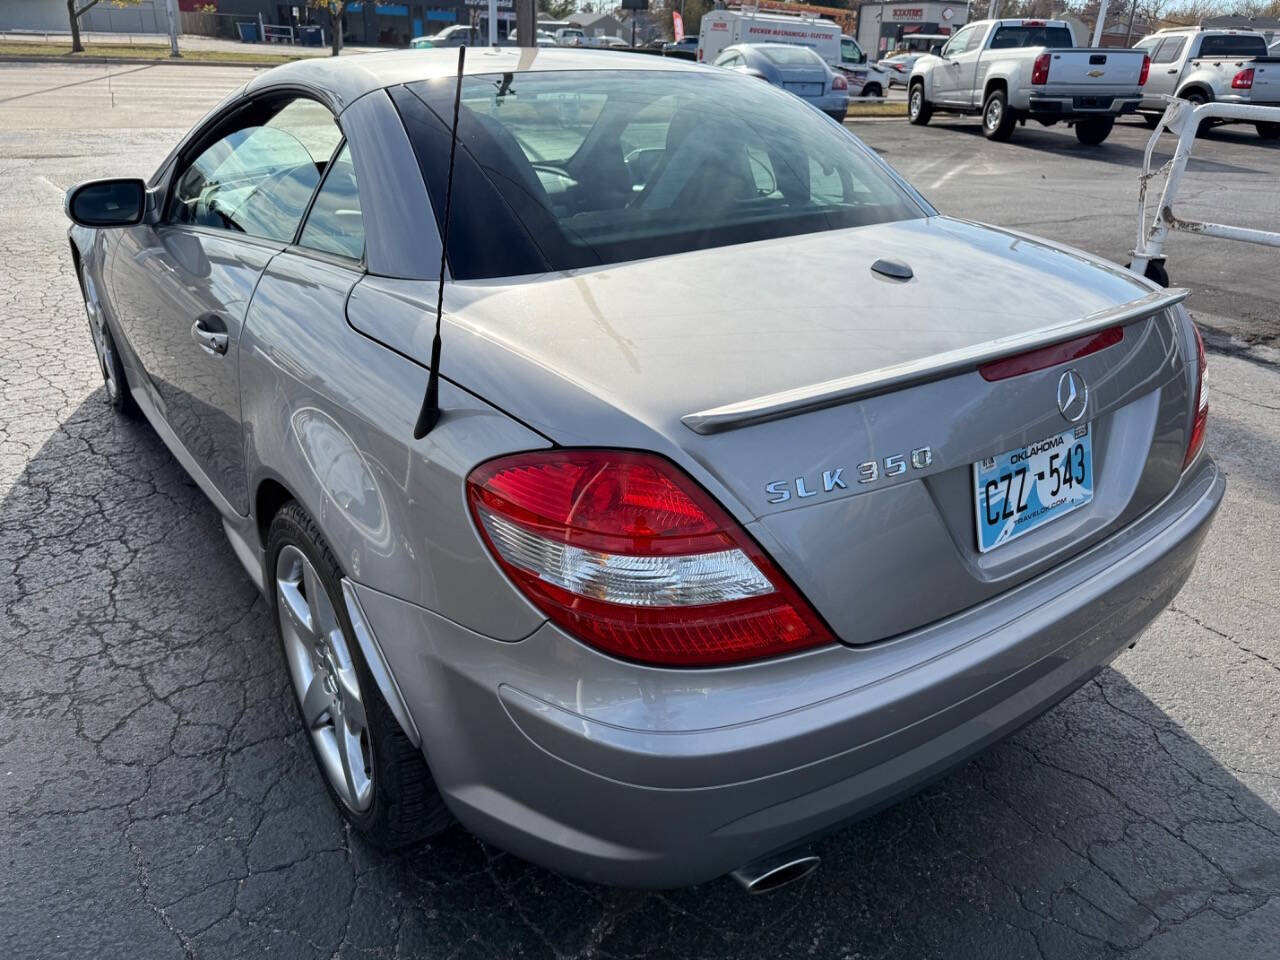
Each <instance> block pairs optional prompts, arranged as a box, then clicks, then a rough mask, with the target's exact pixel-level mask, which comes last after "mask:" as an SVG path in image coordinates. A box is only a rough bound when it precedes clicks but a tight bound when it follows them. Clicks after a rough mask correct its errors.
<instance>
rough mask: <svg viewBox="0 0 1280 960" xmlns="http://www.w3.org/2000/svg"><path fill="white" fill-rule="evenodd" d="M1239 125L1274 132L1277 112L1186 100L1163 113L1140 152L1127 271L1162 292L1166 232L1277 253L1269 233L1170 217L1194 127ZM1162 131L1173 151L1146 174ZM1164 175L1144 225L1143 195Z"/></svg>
mask: <svg viewBox="0 0 1280 960" xmlns="http://www.w3.org/2000/svg"><path fill="white" fill-rule="evenodd" d="M1214 119H1218V120H1243V121H1246V122H1250V123H1257V124H1270V123H1274V124H1277V125H1278V126H1280V107H1260V106H1255V105H1253V104H1243V103H1217V102H1213V103H1202V104H1199V105H1196V104H1194V103H1191V102H1190V101H1189V100H1173V99H1171V100H1170V102H1169V106H1168V107H1167V108H1166V109H1165V112H1164V116H1162V117H1161V118H1160V122H1159V123H1157V124H1156V128H1155V129H1154V130H1152V131H1151V139H1150V140H1149V141H1148V142H1147V149H1146V152H1145V153H1144V154H1143V157H1142V172H1141V173H1140V174H1139V175H1138V182H1139V187H1138V245H1137V246H1136V247H1135V248H1134V250H1133V260H1132V262H1131V263H1130V264H1129V269H1130V270H1132V271H1133V272H1134V273H1138V274H1142V275H1144V276H1146V277H1149V278H1150V279H1152V280H1155V281H1156V282H1157V283H1160V284H1162V285H1165V286H1167V285H1168V282H1169V276H1168V271H1166V270H1165V266H1164V263H1165V252H1164V246H1165V242H1166V241H1167V240H1168V238H1169V232H1170V231H1171V230H1179V231H1182V232H1184V233H1198V234H1200V235H1201V236H1204V237H1220V238H1222V239H1224V240H1242V241H1244V242H1245V243H1257V244H1262V245H1263V246H1267V247H1280V233H1276V232H1273V231H1270V230H1254V229H1252V228H1250V227H1235V226H1231V225H1230V224H1226V223H1210V222H1207V221H1203V220H1187V219H1183V218H1182V217H1179V216H1177V215H1176V214H1175V213H1174V212H1173V201H1174V198H1175V197H1177V195H1178V187H1179V186H1180V185H1181V184H1182V175H1183V173H1185V172H1186V169H1187V161H1188V160H1190V159H1191V145H1192V144H1193V143H1194V142H1195V139H1196V134H1197V133H1198V132H1199V131H1200V124H1201V123H1202V122H1203V121H1205V120H1214ZM1165 130H1168V131H1169V132H1170V133H1173V134H1176V135H1177V137H1178V144H1177V147H1176V148H1175V149H1174V152H1173V156H1172V157H1171V158H1170V159H1169V161H1168V163H1166V164H1165V165H1164V166H1162V167H1160V169H1158V170H1154V171H1153V170H1152V169H1151V155H1152V154H1153V153H1154V152H1155V148H1156V144H1157V143H1158V142H1159V140H1160V135H1161V134H1162V133H1164V131H1165ZM1161 174H1166V177H1165V182H1164V190H1163V191H1162V192H1161V194H1160V203H1159V205H1158V206H1157V207H1156V211H1155V215H1154V216H1153V217H1152V218H1151V219H1150V221H1148V219H1147V194H1148V188H1149V184H1150V182H1151V180H1153V179H1154V178H1156V177H1158V176H1160V175H1161Z"/></svg>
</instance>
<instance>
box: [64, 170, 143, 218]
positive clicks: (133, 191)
mask: <svg viewBox="0 0 1280 960" xmlns="http://www.w3.org/2000/svg"><path fill="white" fill-rule="evenodd" d="M65 209H66V214H67V216H68V217H69V218H70V219H71V221H72V222H73V223H77V224H79V225H80V226H82V227H132V226H134V225H135V224H139V223H141V222H142V218H143V217H144V216H145V215H146V212H147V185H146V184H145V183H143V182H142V181H141V180H138V179H119V180H90V181H89V182H88V183H82V184H80V185H79V186H78V187H72V188H71V189H70V190H68V191H67V199H66V202H65Z"/></svg>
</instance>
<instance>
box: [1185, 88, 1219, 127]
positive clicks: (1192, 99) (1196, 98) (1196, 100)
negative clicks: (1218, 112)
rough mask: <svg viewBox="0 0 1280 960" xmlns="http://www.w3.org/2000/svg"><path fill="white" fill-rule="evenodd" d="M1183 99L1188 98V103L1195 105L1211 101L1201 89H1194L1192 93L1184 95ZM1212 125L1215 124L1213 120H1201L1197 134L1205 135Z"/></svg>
mask: <svg viewBox="0 0 1280 960" xmlns="http://www.w3.org/2000/svg"><path fill="white" fill-rule="evenodd" d="M1182 99H1183V100H1186V101H1187V103H1189V104H1191V105H1192V106H1195V107H1198V106H1200V104H1202V103H1208V102H1209V100H1208V98H1207V97H1206V96H1205V95H1204V94H1203V93H1201V92H1200V91H1199V90H1192V91H1191V92H1190V93H1188V94H1186V95H1185V96H1183V98H1182ZM1212 126H1213V121H1212V120H1201V121H1200V126H1198V127H1197V128H1196V136H1198V137H1203V136H1204V135H1205V134H1206V133H1208V132H1209V128H1210V127H1212Z"/></svg>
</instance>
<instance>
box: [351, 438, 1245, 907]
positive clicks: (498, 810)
mask: <svg viewBox="0 0 1280 960" xmlns="http://www.w3.org/2000/svg"><path fill="white" fill-rule="evenodd" d="M1224 490H1225V480H1224V478H1223V477H1222V475H1221V473H1220V472H1219V470H1218V469H1217V467H1216V466H1215V465H1214V464H1213V462H1212V461H1211V460H1210V459H1209V458H1208V457H1207V456H1206V457H1202V458H1201V459H1200V461H1199V462H1198V463H1197V464H1196V465H1195V467H1193V469H1192V470H1191V471H1189V472H1188V473H1187V474H1186V475H1185V476H1184V477H1183V479H1182V481H1181V482H1180V484H1179V486H1178V488H1177V489H1176V490H1175V492H1174V493H1173V494H1171V495H1170V496H1169V497H1168V498H1167V499H1166V500H1165V501H1164V502H1163V503H1162V504H1161V505H1160V506H1158V507H1157V508H1155V509H1153V510H1152V511H1150V512H1149V513H1148V514H1146V515H1145V516H1144V517H1142V518H1141V519H1139V520H1137V521H1135V522H1134V523H1133V524H1130V525H1129V526H1128V527H1126V528H1125V529H1124V530H1122V531H1119V532H1118V533H1116V534H1114V535H1113V536H1112V537H1110V538H1109V539H1108V540H1106V541H1104V542H1102V543H1100V544H1097V545H1095V546H1094V547H1092V548H1090V549H1089V550H1088V551H1086V552H1085V553H1084V554H1081V555H1079V556H1077V557H1075V558H1073V559H1072V560H1070V561H1068V562H1067V563H1065V564H1063V565H1061V566H1060V567H1059V568H1056V569H1055V570H1054V571H1052V572H1051V573H1049V574H1045V575H1043V576H1041V577H1039V578H1037V579H1035V580H1033V581H1030V582H1028V583H1024V584H1021V585H1020V586H1018V587H1016V588H1013V589H1011V590H1009V591H1008V592H1007V593H1005V594H1003V595H1001V596H999V597H996V598H994V599H992V600H990V601H988V602H986V603H983V604H980V605H979V606H977V607H974V608H972V609H970V610H967V611H965V612H963V613H961V614H958V615H956V616H953V617H950V618H948V619H947V620H945V621H942V622H939V623H936V624H932V625H930V626H928V627H925V628H923V629H920V630H917V631H914V632H912V633H910V634H907V635H904V636H900V637H897V638H894V639H891V640H887V641H883V642H881V643H877V644H872V645H869V646H866V647H861V648H851V647H844V646H834V647H832V648H824V649H821V650H817V651H813V652H810V653H806V654H799V655H796V656H793V657H787V658H782V659H780V660H776V661H768V662H765V663H761V664H751V665H746V666H741V667H736V668H729V669H711V670H683V671H682V670H668V669H662V670H659V669H653V668H648V667H642V666H639V665H635V664H628V663H623V662H620V661H617V660H614V659H611V658H609V657H606V656H603V655H601V654H599V653H597V652H595V651H594V650H591V649H588V648H587V647H585V646H584V645H582V644H580V643H578V642H576V641H574V640H573V639H571V638H569V637H568V636H566V635H564V634H563V633H562V632H560V631H559V630H558V629H557V628H555V627H553V626H552V625H550V624H544V625H543V626H541V627H540V628H539V629H538V630H536V631H535V632H534V633H533V634H532V635H531V636H529V637H527V638H525V639H524V640H522V641H517V642H514V643H506V642H501V641H495V640H490V639H488V638H486V637H482V636H480V635H478V634H475V633H472V632H470V631H468V630H466V629H464V628H463V627H461V626H459V625H457V624H455V623H452V622H451V621H448V620H444V619H443V618H441V617H438V616H436V615H434V614H432V613H430V612H429V611H426V610H423V609H421V608H419V607H415V606H412V605H410V604H407V603H405V602H403V601H400V600H397V599H394V598H392V597H389V596H387V595H386V594H382V593H379V592H377V591H374V590H371V589H369V588H367V587H357V591H358V593H359V597H360V602H361V605H362V607H363V610H364V611H365V613H366V615H367V618H368V621H369V623H370V625H371V627H372V629H373V630H374V632H375V633H376V635H377V637H378V639H379V641H380V645H381V647H382V650H383V652H384V654H385V656H386V659H387V661H388V664H389V665H390V667H391V672H392V673H393V674H394V676H395V679H396V682H397V685H398V688H399V691H400V692H401V693H402V694H403V696H404V701H405V703H406V704H407V706H408V710H409V712H410V713H411V714H412V716H413V721H414V724H415V725H416V727H417V729H418V730H420V731H421V735H422V743H423V750H424V753H425V754H426V756H427V759H428V762H429V763H430V765H431V768H432V772H433V774H434V776H435V778H436V782H437V784H438V786H439V787H440V789H441V791H442V793H443V795H444V797H445V799H446V802H447V803H448V804H449V806H450V808H451V809H452V810H453V811H454V813H455V814H456V815H457V817H458V818H459V819H460V820H461V821H462V822H463V824H464V825H466V826H467V827H468V828H470V829H471V830H472V831H473V832H475V833H476V834H478V835H479V836H481V837H483V838H485V839H488V840H491V841H492V842H494V843H496V844H498V845H500V846H502V847H504V848H506V849H508V850H511V851H512V852H514V853H516V854H518V855H520V856H523V857H525V858H527V859H529V860H532V861H535V862H538V863H541V864H544V865H546V866H549V867H551V868H553V869H556V870H560V871H562V872H564V873H567V874H571V875H574V876H577V877H582V878H585V879H590V880H595V881H601V882H606V883H613V884H618V885H623V886H638V887H672V886H680V885H686V884H692V883H697V882H701V881H704V880H708V879H711V878H714V877H716V876H719V875H721V874H724V873H726V872H728V871H730V870H733V869H735V868H737V867H739V866H741V865H743V864H745V863H748V862H750V861H752V860H755V859H757V858H759V857H761V856H764V855H766V854H769V853H771V852H774V851H778V850H782V849H785V848H788V847H790V846H793V845H795V844H797V843H799V842H803V841H805V840H807V839H810V838H813V837H816V836H819V835H821V834H823V833H825V832H827V831H829V830H831V829H833V828H834V827H837V826H839V825H841V824H843V823H847V822H848V821H850V820H853V819H856V818H858V817H861V816H865V815H867V814H869V813H871V812H873V811H875V810H876V809H879V808H881V807H883V806H885V805H887V804H889V803H891V802H893V801H894V800H896V799H898V798H900V797H902V796H904V795H905V794H908V793H910V792H912V791H914V790H916V789H918V788H919V787H921V786H922V785H924V784H926V783H927V782H929V781H930V780H932V779H934V778H936V777H938V776H940V775H941V774H943V773H945V772H947V771H948V770H950V769H952V768H954V767H955V766H956V765H958V764H960V763H962V762H963V761H965V760H966V759H967V758H969V757H971V756H972V755H973V754H974V753H976V752H978V751H980V750H982V749H983V748H985V747H986V746H988V745H990V744H991V743H993V742H995V741H997V740H999V739H1000V738H1002V737H1004V736H1006V735H1008V734H1009V733H1011V732H1013V731H1014V730H1016V729H1018V728H1019V727H1020V726H1022V725H1023V724H1025V723H1027V722H1029V721H1030V720H1032V719H1034V718H1035V717H1036V716H1038V715H1039V714H1041V713H1043V712H1044V711H1045V710H1047V709H1049V708H1050V707H1052V706H1053V705H1054V704H1056V703H1057V702H1059V701H1060V700H1062V699H1063V698H1064V697H1065V696H1067V695H1068V694H1070V693H1071V692H1072V691H1073V690H1075V689H1076V688H1078V687H1079V686H1080V685H1081V684H1083V683H1085V682H1086V681H1087V680H1089V679H1090V678H1091V677H1092V676H1094V675H1095V674H1096V673H1097V672H1098V670H1100V669H1101V668H1102V667H1103V666H1104V665H1106V664H1107V663H1108V662H1109V661H1110V660H1111V659H1112V658H1114V657H1115V656H1116V655H1117V654H1118V653H1119V652H1120V651H1121V650H1123V649H1124V648H1125V647H1126V646H1128V645H1131V644H1132V643H1133V642H1134V640H1135V639H1136V638H1137V636H1138V635H1139V634H1140V633H1141V631H1142V630H1143V629H1144V628H1145V627H1146V626H1147V625H1148V624H1149V623H1150V622H1151V620H1152V619H1153V618H1154V617H1155V616H1156V615H1157V614H1158V613H1159V612H1160V611H1161V610H1162V609H1164V607H1165V606H1166V605H1167V604H1168V603H1169V602H1170V601H1171V600H1172V599H1173V597H1174V595H1175V594H1176V593H1177V591H1178V590H1179V588H1180V587H1181V586H1182V584H1183V582H1184V581H1185V580H1186V578H1187V576H1188V575H1189V574H1190V572H1191V569H1192V567H1193V565H1194V562H1195V558H1196V554H1197V551H1198V549H1199V546H1200V543H1201V541H1202V539H1203V537H1204V535H1205V533H1206V532H1207V530H1208V528H1209V525H1210V523H1211V521H1212V519H1213V516H1214V513H1215V512H1216V510H1217V508H1218V505H1219V504H1220V502H1221V499H1222V496H1223V492H1224ZM904 602H906V601H905V600H904Z"/></svg>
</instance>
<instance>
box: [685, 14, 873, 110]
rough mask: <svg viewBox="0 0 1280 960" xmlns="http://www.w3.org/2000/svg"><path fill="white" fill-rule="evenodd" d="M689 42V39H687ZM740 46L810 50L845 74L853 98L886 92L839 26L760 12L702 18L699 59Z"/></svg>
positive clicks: (854, 42)
mask: <svg viewBox="0 0 1280 960" xmlns="http://www.w3.org/2000/svg"><path fill="white" fill-rule="evenodd" d="M686 39H687V38H686ZM739 43H755V44H760V43H787V44H791V45H794V46H799V47H809V48H810V49H812V50H814V51H816V52H817V54H818V55H819V56H820V57H822V59H823V60H824V61H826V63H827V65H828V66H830V67H832V68H833V69H835V70H838V71H840V72H841V73H843V74H844V77H845V79H846V80H847V81H848V82H849V89H850V91H851V92H852V95H853V96H857V97H879V96H883V95H884V92H885V91H886V90H888V89H889V78H888V76H887V75H886V74H885V73H884V71H882V70H880V68H879V67H877V66H876V65H875V64H873V63H870V62H868V60H867V55H866V54H865V53H863V52H862V48H861V47H860V46H858V41H857V40H855V39H853V37H850V36H848V35H847V34H843V33H841V32H840V25H839V24H837V23H835V22H834V21H831V20H824V19H822V18H821V17H815V16H808V15H797V14H794V13H779V12H776V11H763V10H760V9H758V8H755V7H752V8H748V9H743V10H723V9H722V10H708V11H707V12H706V13H705V14H704V15H703V17H702V23H701V25H700V32H699V35H698V38H697V59H698V60H700V61H702V62H704V63H714V62H715V60H716V58H717V57H719V56H720V52H721V51H722V50H724V49H725V47H728V46H731V45H733V44H739Z"/></svg>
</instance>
